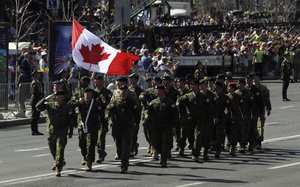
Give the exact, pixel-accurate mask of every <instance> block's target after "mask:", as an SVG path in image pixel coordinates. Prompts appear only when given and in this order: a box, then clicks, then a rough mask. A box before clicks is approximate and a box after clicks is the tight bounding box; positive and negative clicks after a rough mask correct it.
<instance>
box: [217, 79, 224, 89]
mask: <svg viewBox="0 0 300 187" xmlns="http://www.w3.org/2000/svg"><path fill="white" fill-rule="evenodd" d="M215 85H216V86H219V87H220V88H222V87H223V85H224V84H223V83H222V82H220V81H216V82H215Z"/></svg>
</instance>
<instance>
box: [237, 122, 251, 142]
mask: <svg viewBox="0 0 300 187" xmlns="http://www.w3.org/2000/svg"><path fill="white" fill-rule="evenodd" d="M239 124H240V125H239V134H238V135H239V137H238V139H239V143H240V146H241V148H245V147H246V146H247V144H248V141H249V128H250V125H251V121H250V118H245V119H242V120H241V121H240V122H239Z"/></svg>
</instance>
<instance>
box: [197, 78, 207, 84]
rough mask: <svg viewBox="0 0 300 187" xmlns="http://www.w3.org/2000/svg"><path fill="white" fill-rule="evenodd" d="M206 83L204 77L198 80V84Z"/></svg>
mask: <svg viewBox="0 0 300 187" xmlns="http://www.w3.org/2000/svg"><path fill="white" fill-rule="evenodd" d="M206 83H207V81H206V80H205V79H201V80H200V81H199V84H206Z"/></svg>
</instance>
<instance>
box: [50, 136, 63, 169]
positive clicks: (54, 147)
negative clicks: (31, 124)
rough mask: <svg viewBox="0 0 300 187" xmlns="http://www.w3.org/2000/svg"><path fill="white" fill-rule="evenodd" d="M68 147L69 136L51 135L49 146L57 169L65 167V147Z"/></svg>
mask: <svg viewBox="0 0 300 187" xmlns="http://www.w3.org/2000/svg"><path fill="white" fill-rule="evenodd" d="M66 145H67V134H60V135H59V134H54V133H49V137H48V146H49V149H50V152H51V155H52V157H53V159H54V160H55V164H56V166H57V167H63V162H64V161H65V156H64V155H65V154H64V153H65V147H66Z"/></svg>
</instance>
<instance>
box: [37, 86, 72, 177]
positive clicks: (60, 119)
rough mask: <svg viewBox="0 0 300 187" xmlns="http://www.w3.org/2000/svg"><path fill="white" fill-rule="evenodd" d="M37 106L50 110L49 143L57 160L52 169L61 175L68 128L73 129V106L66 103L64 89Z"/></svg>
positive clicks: (48, 121)
mask: <svg viewBox="0 0 300 187" xmlns="http://www.w3.org/2000/svg"><path fill="white" fill-rule="evenodd" d="M36 108H37V110H38V111H43V110H47V111H48V117H47V121H46V124H47V131H48V133H49V137H48V145H49V149H50V152H51V155H52V157H53V159H54V160H55V164H54V166H53V167H52V170H54V171H55V175H56V176H61V171H62V168H63V166H64V165H65V164H66V162H65V158H64V152H65V147H66V144H67V135H68V129H73V126H72V124H73V123H72V120H73V119H72V118H71V116H72V112H73V111H72V108H71V107H70V106H69V105H68V104H67V103H66V101H65V93H64V92H63V91H58V92H56V93H54V94H51V95H49V96H47V97H46V98H44V99H42V100H41V101H40V102H39V103H37V105H36ZM70 133H72V132H70ZM70 135H71V134H70ZM69 137H71V136H69Z"/></svg>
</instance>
